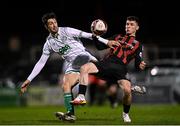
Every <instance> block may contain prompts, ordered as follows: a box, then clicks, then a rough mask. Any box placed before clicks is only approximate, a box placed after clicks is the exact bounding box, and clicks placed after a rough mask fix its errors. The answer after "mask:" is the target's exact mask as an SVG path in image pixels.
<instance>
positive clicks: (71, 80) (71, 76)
mask: <svg viewBox="0 0 180 126" xmlns="http://www.w3.org/2000/svg"><path fill="white" fill-rule="evenodd" d="M78 80H79V73H68V74H65V75H64V78H63V84H68V85H70V86H73V85H74V84H75V83H76V82H77V81H78Z"/></svg>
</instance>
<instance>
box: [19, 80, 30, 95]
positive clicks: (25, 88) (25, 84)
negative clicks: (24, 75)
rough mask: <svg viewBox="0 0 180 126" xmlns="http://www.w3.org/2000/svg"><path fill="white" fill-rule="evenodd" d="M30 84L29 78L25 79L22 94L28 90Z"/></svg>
mask: <svg viewBox="0 0 180 126" xmlns="http://www.w3.org/2000/svg"><path fill="white" fill-rule="evenodd" d="M29 84H30V81H29V80H26V81H24V83H23V84H22V85H21V92H20V94H23V93H24V92H26V90H27V86H28V85H29Z"/></svg>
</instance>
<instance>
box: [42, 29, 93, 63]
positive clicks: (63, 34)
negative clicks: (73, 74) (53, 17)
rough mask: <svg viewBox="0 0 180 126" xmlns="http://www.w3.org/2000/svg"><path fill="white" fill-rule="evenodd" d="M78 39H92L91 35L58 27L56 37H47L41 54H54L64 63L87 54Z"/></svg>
mask: <svg viewBox="0 0 180 126" xmlns="http://www.w3.org/2000/svg"><path fill="white" fill-rule="evenodd" d="M80 38H87V39H92V34H91V33H86V32H83V31H81V30H77V29H74V28H70V27H60V28H59V31H58V35H57V36H56V37H53V36H52V35H51V34H50V35H49V36H48V37H47V41H46V43H45V44H44V48H43V53H44V54H46V55H50V54H51V53H53V52H56V53H58V54H60V55H61V56H62V57H63V58H64V59H65V60H66V61H72V60H74V58H75V57H76V56H78V55H81V54H88V52H87V51H85V47H84V46H83V44H82V42H81V40H80ZM94 59H95V58H94Z"/></svg>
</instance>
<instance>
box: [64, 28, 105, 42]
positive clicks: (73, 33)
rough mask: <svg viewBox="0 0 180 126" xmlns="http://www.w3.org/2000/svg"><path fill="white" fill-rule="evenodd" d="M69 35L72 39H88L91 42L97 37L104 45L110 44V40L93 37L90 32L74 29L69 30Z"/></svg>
mask: <svg viewBox="0 0 180 126" xmlns="http://www.w3.org/2000/svg"><path fill="white" fill-rule="evenodd" d="M67 34H68V35H69V36H71V37H77V38H86V39H90V40H93V39H94V37H96V39H97V40H98V41H99V42H101V43H103V44H107V43H108V40H107V39H104V38H102V37H100V36H93V34H92V33H88V32H84V31H82V30H78V29H74V28H69V27H68V28H67Z"/></svg>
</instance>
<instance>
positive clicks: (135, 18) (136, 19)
mask: <svg viewBox="0 0 180 126" xmlns="http://www.w3.org/2000/svg"><path fill="white" fill-rule="evenodd" d="M127 20H129V21H135V22H137V24H138V25H139V18H138V17H136V16H128V17H127Z"/></svg>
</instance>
